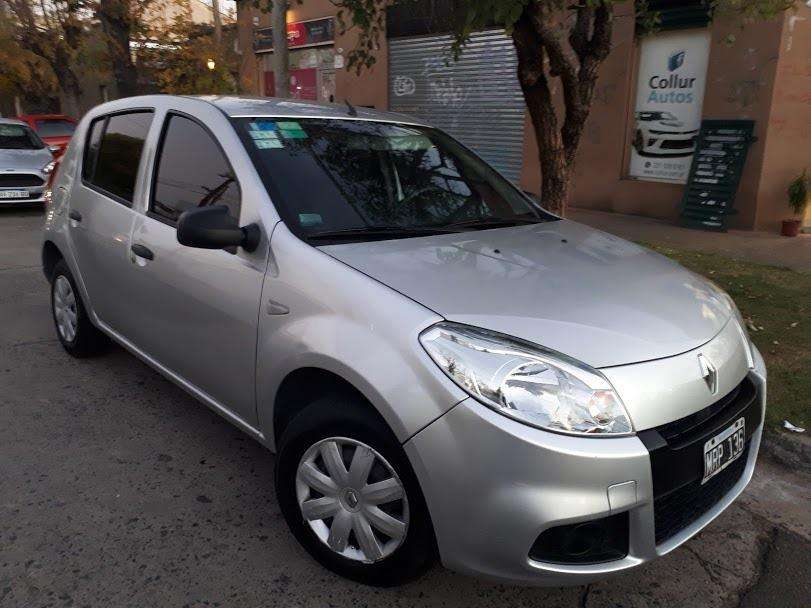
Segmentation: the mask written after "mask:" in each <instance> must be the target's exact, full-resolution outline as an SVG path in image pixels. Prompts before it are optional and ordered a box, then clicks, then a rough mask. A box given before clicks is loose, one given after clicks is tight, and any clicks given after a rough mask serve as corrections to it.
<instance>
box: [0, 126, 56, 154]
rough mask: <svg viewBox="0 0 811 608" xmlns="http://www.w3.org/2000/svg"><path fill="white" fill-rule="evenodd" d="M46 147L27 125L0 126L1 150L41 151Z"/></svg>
mask: <svg viewBox="0 0 811 608" xmlns="http://www.w3.org/2000/svg"><path fill="white" fill-rule="evenodd" d="M44 147H45V144H44V143H42V140H41V139H40V138H39V137H37V134H36V133H34V132H33V131H32V130H31V129H30V128H28V127H27V126H25V125H17V124H13V123H5V124H0V149H2V150H40V149H42V148H44Z"/></svg>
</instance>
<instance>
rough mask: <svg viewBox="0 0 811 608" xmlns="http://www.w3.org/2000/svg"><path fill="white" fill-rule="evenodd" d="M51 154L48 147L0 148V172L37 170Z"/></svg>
mask: <svg viewBox="0 0 811 608" xmlns="http://www.w3.org/2000/svg"><path fill="white" fill-rule="evenodd" d="M52 160H53V155H52V154H51V151H50V150H48V148H42V149H40V150H6V149H0V174H1V173H5V172H6V171H9V170H11V171H20V170H22V171H39V170H40V169H42V167H43V166H44V165H45V164H47V163H48V162H50V161H52Z"/></svg>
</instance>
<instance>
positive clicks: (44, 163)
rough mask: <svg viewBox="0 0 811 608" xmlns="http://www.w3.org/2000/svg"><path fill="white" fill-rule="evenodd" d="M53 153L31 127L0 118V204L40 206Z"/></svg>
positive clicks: (43, 197) (51, 169)
mask: <svg viewBox="0 0 811 608" xmlns="http://www.w3.org/2000/svg"><path fill="white" fill-rule="evenodd" d="M53 169H54V158H53V153H52V152H51V150H50V149H49V148H48V146H47V145H46V144H45V142H43V141H42V139H40V137H39V135H37V134H36V133H35V132H34V131H33V129H31V127H29V126H28V125H26V124H25V123H23V122H21V121H19V120H12V119H9V118H0V205H8V204H23V203H24V204H37V203H38V204H42V203H44V202H45V193H46V191H47V185H48V177H49V175H50V173H51V172H52V171H53Z"/></svg>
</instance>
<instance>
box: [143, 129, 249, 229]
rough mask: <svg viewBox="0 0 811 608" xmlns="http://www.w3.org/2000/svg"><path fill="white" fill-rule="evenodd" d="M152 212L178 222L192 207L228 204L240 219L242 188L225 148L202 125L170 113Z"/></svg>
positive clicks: (234, 214) (160, 155)
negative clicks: (223, 151) (229, 162)
mask: <svg viewBox="0 0 811 608" xmlns="http://www.w3.org/2000/svg"><path fill="white" fill-rule="evenodd" d="M157 162H158V165H157V171H156V173H155V186H154V188H153V195H152V201H151V203H150V206H149V208H150V211H151V212H152V213H153V214H155V215H156V216H158V217H159V218H161V219H163V220H166V221H168V222H170V223H175V222H176V221H177V218H179V217H180V214H181V213H183V212H184V211H185V210H186V209H191V208H193V207H205V206H207V205H225V206H226V207H228V209H229V210H230V212H231V215H232V216H233V217H234V218H236V219H237V220H238V219H239V208H240V191H239V184H238V183H237V180H236V176H235V175H234V172H233V170H232V169H231V165H229V164H228V161H227V160H226V158H225V156H224V155H223V153H222V150H221V149H220V147H219V146H218V145H217V142H216V141H214V139H213V138H212V136H211V135H210V134H209V133H208V132H207V131H206V130H205V129H204V128H203V127H201V126H200V125H199V124H197V123H196V122H194V121H193V120H191V119H189V118H185V117H183V116H179V115H177V114H173V115H170V117H169V119H168V124H167V125H166V127H165V130H164V135H163V143H162V145H161V149H160V153H159V156H158V161H157Z"/></svg>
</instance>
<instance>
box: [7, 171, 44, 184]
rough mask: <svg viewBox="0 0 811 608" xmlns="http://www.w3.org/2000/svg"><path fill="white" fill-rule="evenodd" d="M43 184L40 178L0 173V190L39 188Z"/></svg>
mask: <svg viewBox="0 0 811 608" xmlns="http://www.w3.org/2000/svg"><path fill="white" fill-rule="evenodd" d="M44 183H45V180H43V179H42V178H41V177H39V176H38V175H32V174H30V173H0V188H20V187H26V186H41V185H42V184H44Z"/></svg>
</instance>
